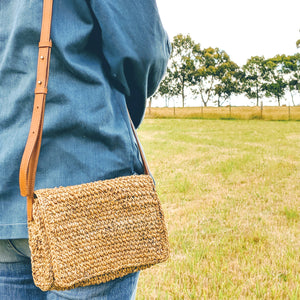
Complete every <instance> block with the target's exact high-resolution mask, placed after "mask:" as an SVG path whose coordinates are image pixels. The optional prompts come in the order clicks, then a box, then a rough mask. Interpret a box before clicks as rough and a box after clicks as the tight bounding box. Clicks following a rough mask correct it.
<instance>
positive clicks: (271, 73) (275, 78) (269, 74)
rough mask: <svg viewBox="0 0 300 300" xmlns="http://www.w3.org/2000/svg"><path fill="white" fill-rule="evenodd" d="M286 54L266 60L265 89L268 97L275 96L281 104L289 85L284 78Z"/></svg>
mask: <svg viewBox="0 0 300 300" xmlns="http://www.w3.org/2000/svg"><path fill="white" fill-rule="evenodd" d="M285 59H286V56H285V55H276V56H275V57H273V58H270V59H267V60H266V61H265V64H264V65H265V69H266V73H265V77H264V78H265V80H266V83H265V84H264V90H265V93H266V96H267V97H275V98H276V99H277V102H278V106H280V100H281V98H282V97H283V96H284V95H285V90H286V87H287V85H288V83H287V81H286V80H285V78H284V61H285Z"/></svg>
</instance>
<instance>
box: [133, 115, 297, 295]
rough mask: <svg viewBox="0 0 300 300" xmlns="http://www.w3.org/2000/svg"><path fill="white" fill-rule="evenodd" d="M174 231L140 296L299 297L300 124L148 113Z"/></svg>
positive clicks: (151, 153) (154, 163) (150, 149)
mask: <svg viewBox="0 0 300 300" xmlns="http://www.w3.org/2000/svg"><path fill="white" fill-rule="evenodd" d="M138 133H139V136H140V138H141V141H142V143H143V145H144V150H145V152H146V155H147V158H148V161H149V165H150V169H151V170H152V173H153V175H154V177H155V179H156V182H157V189H158V193H159V196H160V199H161V201H162V203H163V208H164V211H165V216H166V220H167V223H168V231H169V236H170V245H171V257H170V259H169V260H168V262H166V263H163V264H160V265H157V266H154V267H152V268H150V269H148V270H145V271H143V272H141V276H140V279H139V285H138V293H137V299H300V216H299V215H300V189H299V182H300V159H299V158H300V153H299V149H300V124H299V123H298V122H274V121H270V122H262V121H259V120H252V121H240V120H227V121H225V120H184V119H176V120H175V119H147V120H145V121H144V123H143V125H142V127H141V128H140V129H139V131H138Z"/></svg>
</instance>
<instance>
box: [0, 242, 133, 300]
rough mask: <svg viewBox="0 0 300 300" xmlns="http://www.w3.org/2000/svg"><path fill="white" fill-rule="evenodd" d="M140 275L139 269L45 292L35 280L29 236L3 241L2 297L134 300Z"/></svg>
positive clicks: (0, 247) (13, 299)
mask: <svg viewBox="0 0 300 300" xmlns="http://www.w3.org/2000/svg"><path fill="white" fill-rule="evenodd" d="M138 276H139V272H137V273H132V274H129V275H127V276H124V277H122V278H117V279H115V280H112V281H109V282H106V283H102V284H99V285H93V286H87V287H79V288H76V289H73V290H68V291H49V292H43V291H41V290H40V289H39V288H37V287H36V286H35V285H34V283H33V279H32V274H31V262H30V249H29V246H28V239H16V240H0V299H5V300H41V299H48V300H58V299H80V300H84V299H87V300H90V299H101V300H104V299H106V300H110V299H112V300H127V299H128V300H129V299H130V300H133V299H134V298H135V293H136V288H137V281H138Z"/></svg>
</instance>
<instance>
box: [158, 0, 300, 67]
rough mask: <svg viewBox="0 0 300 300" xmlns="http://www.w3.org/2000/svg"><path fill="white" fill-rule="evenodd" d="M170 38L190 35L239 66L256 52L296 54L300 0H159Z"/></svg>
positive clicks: (202, 46)
mask: <svg viewBox="0 0 300 300" xmlns="http://www.w3.org/2000/svg"><path fill="white" fill-rule="evenodd" d="M157 5H158V8H159V11H160V15H161V19H162V22H163V24H164V27H165V29H166V30H167V32H168V34H169V36H170V39H171V40H172V38H173V36H174V35H176V34H178V33H183V34H187V33H189V34H190V35H191V37H192V38H193V39H194V40H195V41H196V42H198V43H200V45H201V48H206V47H210V46H211V47H219V48H220V49H222V50H225V51H226V52H227V54H229V56H230V57H231V59H232V60H233V61H234V62H236V63H237V64H239V65H243V64H245V63H246V61H247V59H248V58H250V57H251V56H255V55H259V56H261V55H264V56H265V58H270V57H273V56H274V55H276V54H295V53H296V52H297V48H296V40H298V39H300V32H299V29H300V0H273V1H272V0H251V1H250V0H206V1H203V0H157Z"/></svg>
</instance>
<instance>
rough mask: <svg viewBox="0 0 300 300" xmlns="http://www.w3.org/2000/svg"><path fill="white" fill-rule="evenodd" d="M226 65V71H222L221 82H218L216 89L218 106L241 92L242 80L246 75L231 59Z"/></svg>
mask: <svg viewBox="0 0 300 300" xmlns="http://www.w3.org/2000/svg"><path fill="white" fill-rule="evenodd" d="M225 66H226V69H225V72H224V73H221V76H220V77H219V83H218V84H216V86H215V90H214V93H215V95H217V96H218V99H217V104H218V107H220V106H222V105H223V104H224V103H225V102H226V101H227V100H228V99H229V98H230V97H231V95H233V94H238V93H240V92H241V87H240V81H241V79H242V78H243V76H244V73H243V72H242V71H240V70H239V67H238V65H237V64H236V63H234V62H233V61H229V62H228V63H227V64H226V65H225ZM222 100H223V101H222ZM221 101H222V102H221Z"/></svg>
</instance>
